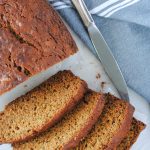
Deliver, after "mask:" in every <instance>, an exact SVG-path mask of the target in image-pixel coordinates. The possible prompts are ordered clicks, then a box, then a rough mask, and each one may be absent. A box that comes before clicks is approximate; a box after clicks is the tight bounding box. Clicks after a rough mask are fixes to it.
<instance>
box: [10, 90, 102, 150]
mask: <svg viewBox="0 0 150 150" xmlns="http://www.w3.org/2000/svg"><path fill="white" fill-rule="evenodd" d="M103 106H104V96H103V95H102V94H99V93H96V92H90V93H88V94H86V96H85V99H83V101H82V102H81V103H80V104H79V105H78V106H77V107H76V108H75V109H74V110H73V111H72V112H70V113H69V114H68V115H66V116H65V117H64V119H63V120H62V121H61V122H59V123H58V124H57V125H56V126H54V127H53V128H51V129H50V130H49V131H48V132H46V133H43V134H42V135H41V136H39V137H37V138H35V139H32V140H29V141H27V142H24V143H20V144H14V145H13V146H14V150H31V149H32V150H60V149H62V150H63V149H64V150H65V149H71V148H73V147H75V146H76V145H77V144H78V143H79V142H80V140H81V139H82V138H84V137H85V136H86V135H87V132H88V131H89V130H90V129H91V128H92V126H93V124H95V122H96V121H97V119H98V117H99V116H100V114H101V112H102V109H103Z"/></svg>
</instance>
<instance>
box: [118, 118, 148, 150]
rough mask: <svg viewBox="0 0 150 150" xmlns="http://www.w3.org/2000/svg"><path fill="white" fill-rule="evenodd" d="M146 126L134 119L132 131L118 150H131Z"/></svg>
mask: <svg viewBox="0 0 150 150" xmlns="http://www.w3.org/2000/svg"><path fill="white" fill-rule="evenodd" d="M144 128H145V124H144V123H143V122H141V121H139V120H137V119H135V118H133V119H132V124H131V127H130V131H129V132H128V134H127V136H126V137H125V138H124V139H123V140H122V141H121V143H120V144H119V145H118V146H117V148H116V150H129V149H130V147H131V146H132V145H133V144H134V143H135V142H136V140H137V138H138V136H139V135H140V133H141V132H142V130H144Z"/></svg>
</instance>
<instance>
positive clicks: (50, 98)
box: [0, 71, 87, 143]
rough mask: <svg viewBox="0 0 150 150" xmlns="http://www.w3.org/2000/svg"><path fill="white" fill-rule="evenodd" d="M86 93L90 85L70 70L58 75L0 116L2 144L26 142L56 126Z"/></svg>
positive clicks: (20, 99)
mask: <svg viewBox="0 0 150 150" xmlns="http://www.w3.org/2000/svg"><path fill="white" fill-rule="evenodd" d="M86 90H87V84H86V83H85V82H84V81H82V80H81V79H79V78H78V77H76V76H74V75H73V74H72V73H71V72H70V71H62V72H59V73H57V74H56V75H54V76H53V77H51V78H50V79H49V80H47V81H46V82H44V83H43V84H41V85H40V86H38V87H37V88H35V89H34V90H32V91H30V92H29V93H27V94H26V95H24V96H22V97H20V98H18V99H16V100H15V101H13V102H12V103H10V104H9V105H8V106H7V107H6V109H5V110H4V112H2V113H1V114H0V143H14V142H18V141H22V140H26V139H28V138H30V137H32V136H34V135H37V133H40V132H42V131H44V130H46V129H47V128H49V127H51V126H53V125H54V124H55V123H56V122H57V121H58V120H59V119H60V118H62V116H64V114H65V113H66V112H69V111H70V110H71V109H72V108H73V107H74V106H75V105H76V104H77V103H78V102H79V101H80V100H81V98H82V97H83V96H84V93H85V92H86Z"/></svg>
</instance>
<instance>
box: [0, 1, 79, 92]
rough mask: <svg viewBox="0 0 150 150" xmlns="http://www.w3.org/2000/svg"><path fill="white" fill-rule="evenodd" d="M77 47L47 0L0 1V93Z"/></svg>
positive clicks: (50, 64)
mask: <svg viewBox="0 0 150 150" xmlns="http://www.w3.org/2000/svg"><path fill="white" fill-rule="evenodd" d="M76 51H77V47H76V44H75V42H74V41H73V39H72V37H71V35H70V33H69V32H68V30H67V28H66V27H65V25H64V23H63V21H62V20H61V19H60V17H59V15H58V14H57V13H56V11H55V10H54V9H53V8H52V7H51V6H50V5H49V4H48V2H47V1H46V0H24V1H23V0H1V1H0V94H2V93H4V92H6V91H8V90H10V89H12V88H13V87H15V86H16V85H18V84H19V83H21V82H23V81H25V80H26V79H28V78H29V77H31V76H32V75H35V74H37V73H39V72H41V71H43V70H45V69H47V68H48V67H50V66H52V65H54V64H56V63H58V62H60V61H62V60H63V59H65V58H67V57H69V56H70V55H72V54H74V53H75V52H76Z"/></svg>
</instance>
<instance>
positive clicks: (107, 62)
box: [72, 0, 129, 101]
mask: <svg viewBox="0 0 150 150" xmlns="http://www.w3.org/2000/svg"><path fill="white" fill-rule="evenodd" d="M72 2H73V4H74V6H75V7H76V9H77V11H78V13H79V15H80V17H81V18H82V20H83V23H84V25H85V26H86V28H87V30H88V33H89V36H90V38H91V41H92V43H93V46H94V48H95V51H96V53H97V55H98V58H99V59H100V61H101V63H102V65H103V67H104V70H105V72H106V73H107V74H108V76H109V78H110V79H111V81H112V82H113V84H114V86H115V87H116V89H117V90H118V93H119V95H120V97H121V98H122V99H125V100H127V101H129V94H128V88H127V85H126V82H125V80H124V77H123V75H122V72H121V70H120V68H119V65H118V64H117V62H116V60H115V58H114V56H113V54H112V53H111V51H110V48H109V47H108V45H107V43H106V41H105V39H104V38H103V36H102V34H101V32H100V31H99V29H98V28H97V26H96V25H95V23H94V20H93V18H92V16H91V15H90V13H89V11H88V9H87V7H86V5H85V3H84V1H83V0H72Z"/></svg>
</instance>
